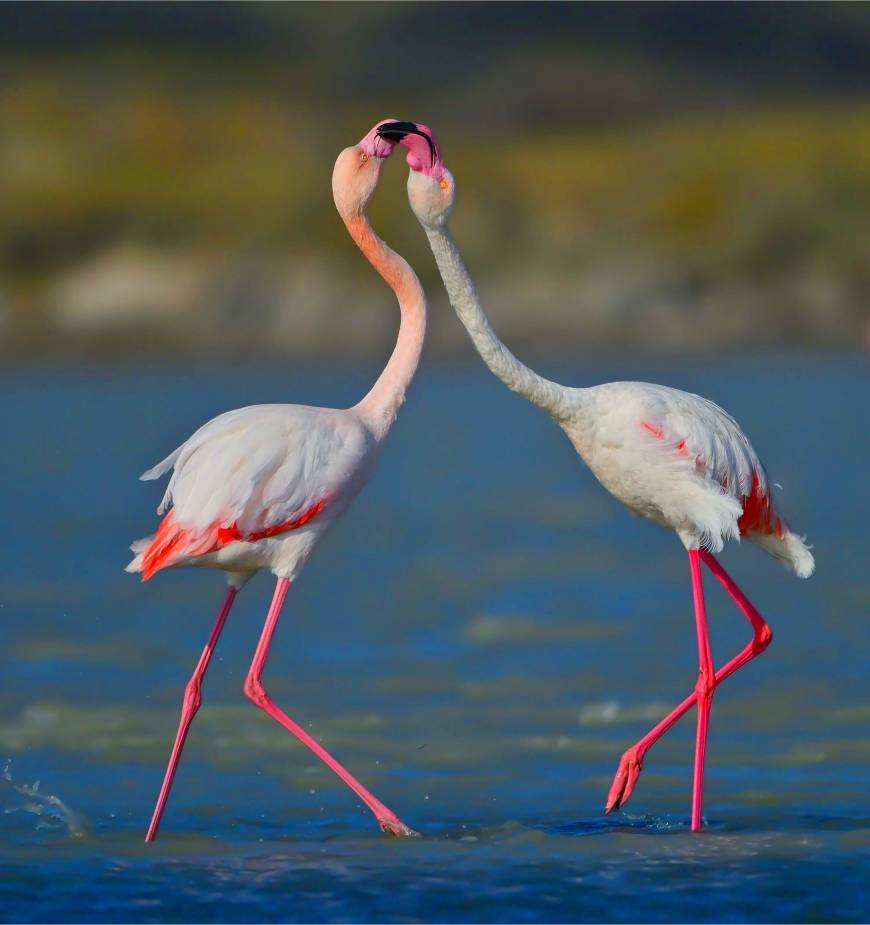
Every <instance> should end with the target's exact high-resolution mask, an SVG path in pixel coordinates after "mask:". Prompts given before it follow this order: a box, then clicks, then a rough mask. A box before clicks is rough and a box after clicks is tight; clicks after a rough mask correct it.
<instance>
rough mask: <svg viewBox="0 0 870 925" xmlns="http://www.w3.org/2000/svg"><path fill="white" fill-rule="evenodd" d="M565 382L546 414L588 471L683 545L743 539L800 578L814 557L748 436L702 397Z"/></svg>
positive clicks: (715, 545) (637, 386) (633, 385)
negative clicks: (781, 507) (783, 510)
mask: <svg viewBox="0 0 870 925" xmlns="http://www.w3.org/2000/svg"><path fill="white" fill-rule="evenodd" d="M561 388H563V389H564V393H563V399H562V402H561V403H560V405H559V406H558V407H557V409H556V410H555V412H554V417H555V419H556V420H557V422H558V423H559V424H560V426H561V427H562V428H563V430H564V431H565V433H566V434H567V435H568V437H569V439H570V440H571V442H572V444H573V445H574V447H575V449H576V450H577V452H578V453H579V454H580V456H581V457H582V458H583V460H584V462H585V463H586V465H587V466H588V467H589V469H590V470H591V471H592V473H593V475H594V476H595V478H596V479H598V481H599V482H600V483H601V484H602V485H603V486H604V488H606V489H607V490H608V491H609V492H610V493H611V494H612V495H613V496H614V497H615V498H617V499H618V500H619V501H621V502H622V503H623V504H624V505H625V506H626V507H627V508H628V509H629V510H630V511H632V512H633V513H634V514H637V515H638V516H640V517H645V518H647V519H648V520H651V521H653V522H655V523H657V524H660V525H661V526H664V527H670V528H671V529H673V530H675V531H676V532H677V534H678V535H679V536H680V538H681V539H682V541H683V543H684V544H685V546H686V548H687V549H697V548H704V549H708V550H710V551H711V552H719V551H721V549H722V548H723V547H724V545H725V543H726V542H727V541H728V540H739V539H740V538H741V537H745V538H746V539H748V540H750V541H751V542H753V543H755V544H756V545H758V546H760V547H761V548H762V549H764V550H765V551H766V552H768V553H770V554H771V555H772V556H774V557H775V558H777V559H778V560H779V561H780V562H782V563H783V565H785V566H786V567H788V568H790V569H791V570H792V571H794V572H795V573H796V574H797V575H799V576H801V577H806V576H808V575H809V574H810V573H811V572H812V570H813V557H812V554H811V553H810V551H809V550H808V549H807V547H806V545H805V544H804V542H803V540H802V539H801V538H800V537H799V536H797V535H796V534H794V533H793V532H792V531H791V530H790V529H789V528H788V525H787V524H786V521H785V519H784V518H783V517H782V515H781V514H780V513H779V512H778V510H777V508H776V504H775V502H774V500H773V497H772V493H771V489H772V486H771V484H770V480H769V479H768V476H767V472H766V470H765V468H764V465H763V463H762V462H761V460H760V459H759V457H758V454H757V453H756V452H755V450H754V449H753V447H752V444H751V443H750V442H749V438H748V437H747V436H746V435H745V434H744V433H743V431H742V430H741V429H740V426H739V425H738V424H737V422H736V421H735V420H734V418H732V417H731V415H730V414H728V413H727V412H726V411H724V410H723V409H722V408H720V407H719V406H718V405H717V404H715V403H714V402H712V401H710V400H709V399H706V398H702V397H701V396H699V395H693V394H691V393H689V392H683V391H680V390H679V389H673V388H669V387H668V386H664V385H655V384H653V383H649V382H608V383H605V384H603V385H598V386H592V387H591V388H586V389H568V388H565V387H561Z"/></svg>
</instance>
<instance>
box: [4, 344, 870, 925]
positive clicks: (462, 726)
mask: <svg viewBox="0 0 870 925" xmlns="http://www.w3.org/2000/svg"><path fill="white" fill-rule="evenodd" d="M542 365H543V367H544V368H545V369H546V370H547V371H548V372H549V373H551V374H552V375H554V376H557V377H558V378H561V379H562V380H563V381H567V382H578V383H580V382H595V381H605V380H607V379H613V378H648V379H652V380H654V381H661V382H667V383H669V384H673V385H676V386H679V387H683V388H689V389H692V390H695V391H699V392H702V393H703V394H706V395H709V396H711V397H712V398H714V399H717V400H719V401H720V402H721V403H723V404H725V406H726V407H727V408H728V409H729V410H730V411H731V412H732V413H734V414H735V415H736V416H737V418H738V419H739V420H740V421H741V422H742V424H743V425H744V427H745V428H746V430H747V431H748V433H749V434H750V436H751V437H752V439H753V441H754V443H755V445H756V447H757V449H758V450H759V451H760V453H761V454H762V456H763V457H764V458H765V459H766V460H767V462H768V465H769V467H770V469H771V471H772V474H773V476H774V478H775V479H776V480H778V481H779V482H781V483H782V484H783V485H784V486H785V491H784V493H783V495H782V499H783V505H784V508H785V510H786V511H787V513H788V516H789V517H790V519H791V520H792V522H793V523H794V525H795V527H796V528H798V529H799V530H801V531H806V532H807V533H808V535H809V537H810V540H811V541H812V542H813V543H814V545H815V553H816V556H817V560H818V571H817V573H816V575H815V576H814V577H813V578H812V579H811V580H810V581H808V582H801V581H798V580H797V579H795V578H793V577H791V576H790V575H788V574H787V573H786V572H784V571H782V570H781V569H780V568H779V567H778V566H777V565H776V564H775V563H774V562H773V561H772V560H768V559H767V558H766V557H764V556H763V555H762V554H761V553H760V552H758V551H757V550H755V549H753V548H750V547H748V546H746V547H741V548H734V549H730V550H729V551H727V552H726V553H725V555H724V556H723V561H724V563H725V565H726V567H728V568H729V569H730V570H731V571H732V573H733V574H734V575H735V577H736V578H737V579H738V581H740V582H741V583H742V584H743V585H744V586H745V587H746V588H747V590H748V592H749V594H750V596H751V597H752V598H753V600H754V601H755V602H756V603H757V605H758V606H759V608H760V610H761V611H762V613H764V614H765V615H766V616H767V617H768V619H769V620H770V622H771V624H772V626H773V629H774V634H775V638H774V643H773V645H772V646H771V648H770V649H769V650H768V652H767V653H765V655H764V656H763V657H762V658H761V659H759V660H758V661H756V662H754V663H753V664H752V665H750V666H749V667H747V668H746V669H744V670H743V671H742V672H741V673H740V674H738V675H737V676H735V677H734V678H732V679H731V680H729V681H728V682H727V684H726V685H725V686H723V687H722V688H721V689H720V690H719V692H718V693H717V696H716V700H715V703H714V708H713V720H712V727H711V742H710V749H709V770H708V774H707V802H706V807H705V813H706V816H707V819H708V821H709V827H708V829H707V830H706V831H705V832H704V833H703V834H702V835H701V836H693V835H691V834H690V833H689V832H688V831H687V820H688V814H689V802H690V782H691V753H692V735H693V717H692V716H688V717H686V719H685V720H683V722H682V723H681V724H680V725H679V726H678V727H677V728H676V729H675V730H673V731H672V732H671V733H670V734H669V735H668V737H667V738H665V739H664V740H663V741H662V742H661V743H660V744H659V745H658V746H656V747H655V748H654V749H653V751H651V752H650V754H649V756H648V758H647V761H646V765H645V769H644V772H643V774H642V776H641V779H640V782H639V784H638V788H637V790H636V792H635V795H634V797H633V798H632V800H631V802H630V803H629V804H628V806H627V813H626V814H615V815H613V816H610V817H604V816H603V815H602V811H601V809H602V805H603V802H604V797H605V794H606V792H607V789H608V786H609V783H610V780H611V776H612V774H613V772H614V770H615V768H616V764H617V761H618V758H619V756H620V754H621V753H622V751H623V750H624V749H625V747H627V746H628V745H629V744H631V743H632V742H633V741H634V740H636V739H637V738H638V737H639V736H640V735H641V734H642V733H643V732H645V731H646V729H647V728H648V727H649V726H650V725H651V724H652V723H653V722H654V721H655V720H656V719H657V718H658V717H659V715H661V714H662V713H663V712H664V711H665V709H666V708H667V707H668V706H669V705H671V704H673V703H674V702H676V701H677V700H679V699H681V698H682V697H683V696H684V695H685V694H686V693H687V692H688V691H689V690H690V689H691V687H692V685H693V683H694V677H695V670H696V669H695V655H694V652H695V642H694V629H693V621H692V614H691V598H690V592H689V583H688V570H687V566H686V562H685V556H684V554H683V553H682V551H681V547H680V546H679V544H678V542H677V540H676V539H675V538H674V537H673V536H671V535H669V534H668V533H666V532H665V531H662V530H659V529H657V528H655V527H653V526H651V525H649V524H646V523H644V522H642V521H638V520H635V519H633V518H631V517H630V516H629V515H628V514H627V513H626V512H625V511H624V510H622V509H621V508H620V507H619V506H618V505H617V504H616V502H614V501H612V500H611V499H610V498H609V497H608V496H607V495H605V494H604V492H603V491H602V490H601V489H600V487H599V486H598V485H597V483H595V481H594V480H593V479H592V477H591V476H590V475H589V473H588V472H586V471H585V470H584V469H583V468H582V466H581V465H580V463H579V461H578V460H577V459H576V457H575V455H574V453H573V451H572V449H571V447H570V446H569V444H568V443H567V441H566V440H565V438H564V437H563V436H562V435H561V433H560V432H559V431H558V430H557V429H556V428H555V427H554V426H553V425H552V424H551V423H550V422H549V421H548V420H547V419H546V418H545V417H543V416H541V415H540V414H538V413H537V412H535V411H534V409H532V408H530V407H528V406H527V405H525V404H524V403H523V402H522V401H520V400H519V399H517V398H516V397H514V396H512V395H511V394H510V393H508V392H507V391H505V390H504V389H503V388H501V387H500V386H499V385H498V383H496V382H495V381H494V380H492V379H491V378H490V377H489V376H488V374H487V373H486V372H485V371H484V370H483V369H482V368H480V367H479V366H477V365H469V366H468V367H457V368H453V367H443V366H438V365H434V364H430V365H427V366H426V367H425V368H424V369H423V370H422V371H421V374H420V378H419V381H418V382H417V383H416V384H415V387H414V389H413V391H412V394H411V397H410V399H409V401H408V403H407V405H406V407H405V409H404V410H403V413H402V417H401V419H400V421H399V423H398V425H397V427H396V430H395V433H394V434H393V436H392V437H391V440H390V444H389V445H388V447H387V448H386V451H385V453H384V457H383V461H382V465H381V467H380V469H379V470H378V472H377V474H376V476H375V478H374V480H373V482H372V483H371V484H370V485H369V486H368V488H367V489H366V491H365V492H364V493H363V495H362V496H361V497H360V499H359V500H358V502H357V503H356V505H355V506H354V507H353V509H352V510H351V512H350V513H349V515H348V516H347V518H346V519H345V521H344V522H343V523H342V525H341V526H340V527H339V529H337V530H336V531H335V532H334V533H333V535H332V537H331V538H330V539H329V540H328V541H327V542H326V543H324V545H323V546H322V547H321V548H320V549H319V550H318V553H317V554H316V555H315V557H314V559H313V560H312V562H311V563H310V564H309V566H308V568H307V570H306V572H305V574H304V575H303V577H302V579H301V580H300V582H299V583H298V584H297V585H295V586H294V587H293V588H292V589H291V592H290V594H289V596H288V601H287V605H286V607H285V611H284V615H283V617H282V622H281V624H280V626H279V630H278V634H277V637H276V642H275V645H274V648H273V653H272V655H271V658H270V661H269V666H268V669H267V672H266V682H267V685H268V687H269V689H270V691H271V693H272V694H273V696H274V698H275V699H276V701H277V702H278V703H279V704H281V705H283V706H284V707H286V708H287V710H288V712H290V714H291V715H293V716H294V717H295V718H297V719H298V720H300V721H301V722H303V723H304V724H305V725H306V726H307V727H308V728H310V730H311V731H312V733H313V734H314V735H316V736H317V737H318V738H319V739H321V741H323V742H324V743H325V744H326V745H327V747H329V748H331V749H333V750H334V751H335V752H336V753H337V754H338V755H339V756H340V758H341V759H342V760H344V761H345V762H346V763H347V765H348V766H349V767H350V768H351V769H352V770H353V771H354V772H355V773H356V774H357V775H358V776H359V777H360V778H361V779H362V780H363V781H364V782H365V783H366V784H367V785H368V786H369V787H371V788H372V790H373V791H374V792H375V793H376V794H378V796H379V797H380V798H381V799H382V800H384V801H385V802H386V803H387V804H388V805H390V806H391V807H392V808H394V809H395V810H396V811H397V812H398V813H399V814H400V815H401V816H402V817H403V818H404V819H405V820H406V821H407V822H408V823H409V824H411V825H413V826H414V827H416V828H418V829H419V830H420V831H421V832H422V833H423V837H422V838H420V839H416V840H390V839H387V838H385V837H383V836H382V835H380V834H379V832H378V831H377V828H376V827H375V825H374V823H373V820H372V818H371V817H370V816H369V814H368V812H367V811H366V810H365V809H364V807H362V806H360V805H359V803H358V801H357V800H356V799H355V797H354V796H353V795H352V794H351V793H349V792H348V791H347V790H346V789H345V788H344V787H343V786H342V785H341V784H340V783H338V782H337V781H336V780H335V779H333V778H332V777H331V775H330V774H329V773H328V772H327V771H326V770H325V769H324V768H322V767H321V766H320V765H318V764H317V763H316V762H315V761H314V760H312V758H311V757H310V756H309V754H308V753H307V752H306V751H305V750H304V749H303V748H302V747H301V746H300V745H298V743H296V741H295V740H293V739H292V738H291V737H290V736H289V734H287V733H286V732H284V730H282V729H281V728H280V727H278V726H277V725H275V724H274V723H272V722H271V721H270V720H269V719H268V718H267V717H266V716H265V715H264V714H262V713H260V712H258V711H257V710H256V709H255V708H254V707H253V705H251V704H250V703H248V702H247V701H246V700H245V699H244V697H243V696H242V692H241V687H242V680H243V678H244V675H245V671H246V669H247V666H248V663H249V661H250V658H251V655H252V652H253V649H254V645H255V642H256V637H257V635H258V633H259V630H260V626H261V622H262V619H263V617H264V615H265V610H266V607H267V604H268V599H269V596H270V594H271V582H270V580H269V579H268V578H267V577H266V576H260V577H258V578H257V579H256V580H255V581H253V582H252V583H251V585H249V586H248V588H247V589H246V590H245V592H244V593H243V595H242V596H241V597H240V599H239V601H238V603H237V605H236V608H235V609H234V611H233V613H232V615H231V617H230V620H229V623H228V625H227V629H226V631H225V634H224V637H223V638H222V639H221V643H220V646H219V648H218V652H217V655H216V657H215V661H214V662H213V665H212V668H211V670H210V673H209V676H208V678H207V681H206V684H205V687H204V705H203V708H202V710H201V712H200V714H199V716H198V717H197V719H196V721H195V722H194V725H193V729H192V733H191V736H190V739H189V742H188V746H187V749H186V752H185V757H184V760H183V762H182V765H181V769H180V772H179V775H178V779H177V782H176V785H175V789H174V791H173V793H172V797H171V800H170V803H169V807H168V811H167V814H166V817H165V819H164V824H163V828H162V831H161V833H160V837H159V839H158V841H157V842H156V843H155V844H153V845H145V844H143V842H142V837H143V834H144V830H145V826H146V824H147V821H148V818H149V816H150V812H151V808H152V805H153V800H154V797H155V795H156V791H157V788H158V785H159V782H160V779H161V776H162V774H163V769H164V765H165V761H166V757H167V754H168V749H169V746H170V744H171V740H172V736H173V734H174V730H175V725H176V722H177V711H178V704H179V700H180V694H181V689H182V687H183V684H184V682H185V680H186V679H187V677H188V675H189V672H190V670H191V668H192V665H193V663H194V661H195V659H196V657H197V655H198V653H199V650H200V647H201V645H202V643H203V641H204V639H205V636H206V634H207V632H208V629H209V627H210V625H211V620H212V618H213V613H214V611H215V609H216V607H217V605H218V603H219V599H220V595H221V593H222V583H221V580H220V579H219V578H218V576H215V575H212V574H210V573H207V572H203V573H198V572H196V571H188V572H177V573H168V574H163V575H160V576H158V577H157V578H156V579H155V580H153V581H152V582H150V583H148V584H146V585H144V586H142V585H140V584H138V582H137V581H136V580H135V578H133V577H132V576H129V575H126V574H124V572H123V571H122V567H123V565H124V563H125V562H126V561H127V555H126V546H127V544H128V543H129V541H130V540H131V539H133V538H135V537H138V536H141V535H143V534H144V533H147V532H148V531H149V530H150V529H152V527H153V525H154V523H155V521H156V518H155V515H154V513H153V509H154V507H155V506H156V504H157V502H158V500H159V498H160V495H161V493H162V486H158V485H153V484H140V483H138V482H137V481H136V477H137V475H138V473H139V472H141V471H142V470H143V469H145V468H146V467H148V466H150V465H152V464H153V463H154V462H155V461H156V460H158V459H160V458H162V457H163V456H164V455H165V454H166V453H167V452H168V451H169V450H170V449H172V447H174V446H175V445H176V443H178V442H179V441H180V440H181V439H183V438H184V437H185V436H187V434H189V433H190V432H191V431H192V430H193V429H194V428H195V427H196V426H197V425H199V424H200V423H201V422H202V421H204V420H205V419H207V418H208V417H210V416H211V415H213V414H215V413H217V412H218V411H221V410H225V409H227V408H231V407H236V406H239V405H242V404H247V403H251V402H257V401H277V400H294V401H301V402H310V403H314V404H336V405H344V404H349V403H351V402H352V401H353V400H355V398H356V397H357V396H359V395H360V394H362V392H363V391H364V389H365V387H366V384H367V383H368V382H369V381H370V379H371V376H372V375H373V369H355V370H351V371H350V372H348V371H347V370H346V369H345V368H344V367H343V366H342V367H341V368H340V371H338V370H335V371H333V370H329V369H325V368H318V369H309V370H302V369H299V368H298V367H296V366H294V365H293V364H289V363H288V364H287V368H280V367H277V366H276V367H272V368H268V369H265V370H264V369H262V368H255V367H253V366H251V367H246V366H236V367H226V366H224V367H223V368H220V369H217V368H206V367H201V368H190V367H189V366H184V365H180V364H179V365H177V366H173V365H167V366H162V367H150V368H136V369H129V368H124V369H119V368H111V367H105V368H97V369H89V370H77V369H72V368H68V369H57V368H28V369H26V370H13V371H9V372H7V373H6V374H5V375H4V377H3V382H2V386H3V388H2V398H0V402H2V406H3V421H4V422H5V431H6V434H7V443H6V453H5V454H4V457H5V458H4V460H3V462H2V467H3V472H4V478H3V484H4V486H5V491H4V503H5V506H6V514H5V517H4V536H5V542H4V557H3V565H4V579H3V584H2V601H0V606H2V620H3V628H4V637H3V638H4V645H3V646H2V650H0V660H2V678H3V682H2V687H0V769H3V768H5V772H4V773H3V774H2V775H0V826H2V839H0V843H2V847H0V852H2V861H0V916H2V919H3V920H6V921H10V920H15V921H98V922H99V921H286V920H301V921H365V920H380V921H402V922H404V921H491V920H503V921H517V922H523V921H711V920H725V921H826V922H827V921H859V920H865V919H866V918H867V917H868V914H870V908H868V896H867V892H868V891H867V860H868V854H870V822H868V816H870V813H868V801H867V784H868V780H867V777H868V774H867V767H868V759H870V748H868V719H870V703H868V699H867V688H866V659H867V630H866V626H867V624H866V615H867V611H868V604H870V591H868V581H867V572H866V568H867V542H866V528H865V522H866V511H867V501H868V492H867V472H866V459H867V457H868V453H870V438H868V429H867V427H866V400H867V394H868V385H870V381H868V380H870V377H868V371H867V367H866V365H865V363H864V361H863V360H861V359H860V358H843V357H831V358H818V357H816V358H811V357H794V356H790V357H757V358H751V359H734V358H729V359H727V360H725V359H722V360H717V361H710V360H708V359H705V360H699V361H689V360H686V361H679V362H676V361H674V360H672V359H669V360H667V361H664V360H662V361H659V362H650V361H646V362H641V361H636V360H630V359H623V358H615V357H614V358H608V359H606V360H599V361H596V362H591V363H590V362H585V363H580V362H578V363H577V364H575V366H574V367H573V368H572V367H571V366H569V365H567V364H564V363H563V364H558V363H552V362H550V363H545V364H542ZM707 588H708V599H709V604H710V611H711V621H712V631H713V642H714V655H715V656H716V657H717V659H718V661H719V662H721V661H724V660H725V658H727V657H730V656H731V655H732V654H733V653H734V652H736V651H737V650H738V649H739V648H740V647H742V645H743V644H744V643H745V641H746V639H747V638H748V633H747V625H746V623H745V622H744V621H743V619H742V618H741V617H740V615H739V614H738V613H737V611H736V610H734V609H733V607H732V606H731V605H730V604H729V603H728V601H727V599H726V598H725V596H724V594H723V593H722V592H721V591H720V589H719V588H718V586H716V585H715V582H713V581H711V580H708V582H707Z"/></svg>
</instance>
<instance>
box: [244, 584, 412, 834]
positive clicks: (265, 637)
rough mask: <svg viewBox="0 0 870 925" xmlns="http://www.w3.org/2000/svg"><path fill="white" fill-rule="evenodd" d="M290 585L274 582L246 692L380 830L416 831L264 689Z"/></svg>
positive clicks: (398, 832) (394, 831)
mask: <svg viewBox="0 0 870 925" xmlns="http://www.w3.org/2000/svg"><path fill="white" fill-rule="evenodd" d="M289 587H290V582H289V581H288V580H287V579H286V578H279V579H278V584H277V585H276V586H275V595H274V597H273V598H272V604H271V606H270V607H269V613H268V614H267V616H266V623H265V625H264V626H263V633H262V635H261V636H260V642H259V643H258V645H257V651H256V652H255V653H254V660H253V662H251V667H250V669H249V670H248V676H247V678H246V679H245V694H247V696H248V697H250V699H251V700H253V702H254V703H255V704H256V705H257V706H258V707H260V709H261V710H265V712H266V713H268V714H269V716H271V717H272V719H274V720H277V721H278V722H279V723H280V724H281V725H282V726H283V727H284V728H285V729H288V730H289V731H290V732H292V733H293V735H295V736H296V738H297V739H299V740H300V741H301V742H302V743H303V744H304V745H306V746H307V747H308V748H310V749H311V751H313V752H314V754H315V755H317V757H318V758H319V759H320V760H321V761H322V762H323V763H324V764H326V765H327V767H329V768H330V769H331V770H333V771H334V772H335V773H336V774H337V775H338V776H339V777H340V778H341V779H342V780H343V781H344V782H345V783H346V784H347V786H348V787H350V789H351V790H353V792H354V793H355V794H356V795H357V796H358V797H359V798H360V799H361V800H362V801H363V803H365V804H366V806H368V808H369V809H370V810H371V811H372V812H373V813H374V815H375V818H376V819H377V820H378V824H379V825H380V827H381V829H382V831H384V832H387V833H389V834H390V835H416V834H417V833H416V832H415V831H414V830H413V829H410V828H408V826H406V825H405V823H404V822H402V820H401V819H400V818H399V817H398V816H397V815H396V814H395V813H394V812H392V810H390V809H388V808H387V807H386V806H384V804H383V803H381V801H380V800H378V799H377V798H376V797H374V796H373V795H372V794H371V793H369V791H368V790H366V788H365V787H363V785H362V784H361V783H360V782H359V781H358V780H357V779H356V778H355V777H354V776H353V775H352V774H350V773H349V772H348V771H346V770H345V769H344V768H343V767H342V766H341V765H340V764H339V763H338V762H337V761H336V760H335V758H333V757H332V755H330V754H329V752H327V751H326V749H325V748H324V747H323V746H322V745H320V743H319V742H317V741H315V740H314V739H313V738H312V737H311V736H310V735H309V734H308V733H307V732H306V731H305V730H304V729H303V728H302V727H301V726H299V725H298V724H297V723H295V722H294V721H293V720H292V719H291V718H290V717H289V716H288V715H287V714H286V713H284V712H283V711H282V710H280V709H278V707H276V706H275V704H274V703H273V702H272V698H271V697H269V695H268V694H267V693H266V690H265V688H264V687H263V684H262V676H263V668H264V667H265V665H266V658H267V657H268V654H269V646H270V645H271V644H272V636H273V634H274V632H275V627H276V626H277V625H278V617H279V615H280V613H281V607H282V605H283V603H284V598H285V596H286V594H287V589H288V588H289Z"/></svg>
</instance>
